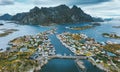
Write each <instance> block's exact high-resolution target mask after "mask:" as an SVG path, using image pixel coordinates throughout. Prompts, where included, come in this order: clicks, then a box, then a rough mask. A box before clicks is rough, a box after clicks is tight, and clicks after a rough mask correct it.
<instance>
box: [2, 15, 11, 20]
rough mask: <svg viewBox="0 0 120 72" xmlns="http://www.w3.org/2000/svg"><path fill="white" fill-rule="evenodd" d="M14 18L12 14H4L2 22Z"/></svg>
mask: <svg viewBox="0 0 120 72" xmlns="http://www.w3.org/2000/svg"><path fill="white" fill-rule="evenodd" d="M11 18H12V16H11V15H10V14H4V15H2V16H0V20H11Z"/></svg>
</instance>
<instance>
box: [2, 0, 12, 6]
mask: <svg viewBox="0 0 120 72" xmlns="http://www.w3.org/2000/svg"><path fill="white" fill-rule="evenodd" d="M11 4H14V0H0V5H11Z"/></svg>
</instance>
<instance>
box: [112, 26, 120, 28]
mask: <svg viewBox="0 0 120 72" xmlns="http://www.w3.org/2000/svg"><path fill="white" fill-rule="evenodd" d="M112 27H113V28H120V26H112Z"/></svg>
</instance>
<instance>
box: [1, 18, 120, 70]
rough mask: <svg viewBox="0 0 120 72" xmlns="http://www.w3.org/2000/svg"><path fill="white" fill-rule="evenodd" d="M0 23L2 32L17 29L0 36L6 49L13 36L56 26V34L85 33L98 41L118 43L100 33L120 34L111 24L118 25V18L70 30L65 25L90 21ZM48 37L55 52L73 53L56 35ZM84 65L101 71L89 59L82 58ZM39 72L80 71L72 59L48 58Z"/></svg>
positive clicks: (88, 68)
mask: <svg viewBox="0 0 120 72" xmlns="http://www.w3.org/2000/svg"><path fill="white" fill-rule="evenodd" d="M0 23H3V24H4V25H3V26H0V32H1V33H2V30H1V29H18V30H19V31H16V32H13V33H11V34H9V35H7V36H5V37H0V48H2V49H4V50H5V49H6V47H8V45H7V44H8V42H9V41H10V40H12V39H14V38H17V37H19V36H24V35H35V34H37V33H39V32H44V31H47V30H50V29H51V28H57V31H56V32H57V34H60V33H62V32H65V31H66V32H71V33H83V34H86V35H87V36H89V37H92V38H94V39H95V40H96V41H98V42H106V41H112V42H117V43H120V40H118V39H110V38H105V37H103V36H102V33H104V32H107V33H117V34H118V35H120V28H113V27H112V26H119V24H120V21H119V20H112V21H109V22H101V26H97V27H95V28H91V29H86V30H70V29H67V28H66V27H71V26H85V25H88V24H91V23H81V24H61V25H56V26H49V27H47V26H46V27H43V26H37V25H36V26H35V25H19V24H15V23H10V22H8V21H0ZM49 38H50V39H51V42H52V44H53V45H54V47H55V48H56V53H57V54H64V53H66V54H67V55H69V54H73V53H72V52H71V51H70V50H69V49H67V48H66V47H64V46H63V45H62V44H61V43H60V41H59V40H58V39H57V38H56V35H50V36H49ZM83 62H84V64H85V66H86V72H103V71H102V70H100V69H98V68H96V67H95V66H93V65H92V64H91V63H90V62H89V61H87V60H83ZM40 72H82V71H81V70H80V69H79V68H78V66H77V65H76V64H75V62H74V60H66V59H54V60H50V61H49V62H48V64H46V65H45V66H43V68H42V69H41V70H40Z"/></svg>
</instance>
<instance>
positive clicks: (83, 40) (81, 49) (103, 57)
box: [57, 32, 115, 68]
mask: <svg viewBox="0 0 120 72" xmlns="http://www.w3.org/2000/svg"><path fill="white" fill-rule="evenodd" d="M75 35H76V36H75ZM73 36H75V37H78V36H79V39H77V40H76V39H74V38H73ZM57 37H58V39H59V40H60V41H61V42H62V44H63V45H64V46H66V47H67V48H69V49H70V50H71V51H72V52H73V53H74V54H76V55H85V56H87V57H89V58H90V59H91V58H92V60H94V62H95V63H97V64H101V66H100V67H102V68H104V65H105V64H108V66H110V65H112V63H111V61H110V60H109V58H108V55H109V53H108V52H106V51H105V50H104V49H103V46H104V45H105V44H107V43H99V42H96V41H95V40H94V39H92V38H89V37H87V36H86V35H85V34H77V33H76V34H72V33H69V32H64V33H62V34H59V35H57ZM114 56H115V55H114ZM105 62H106V63H105Z"/></svg>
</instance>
